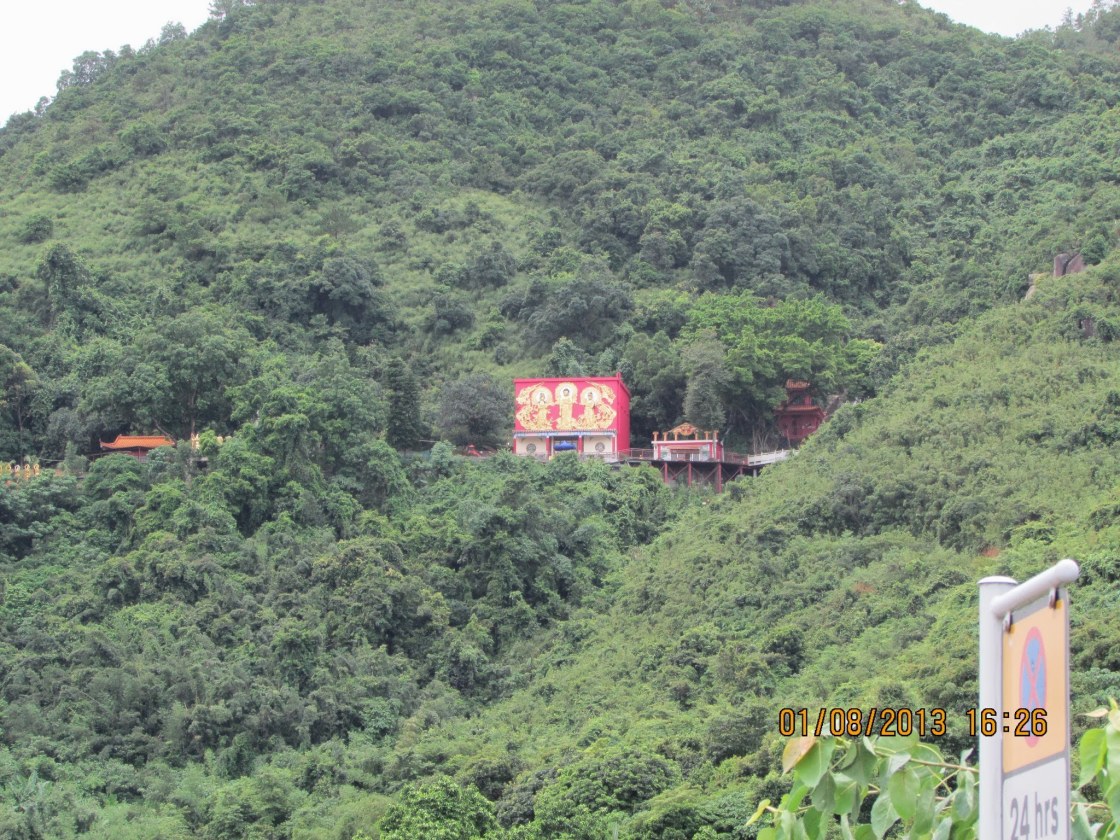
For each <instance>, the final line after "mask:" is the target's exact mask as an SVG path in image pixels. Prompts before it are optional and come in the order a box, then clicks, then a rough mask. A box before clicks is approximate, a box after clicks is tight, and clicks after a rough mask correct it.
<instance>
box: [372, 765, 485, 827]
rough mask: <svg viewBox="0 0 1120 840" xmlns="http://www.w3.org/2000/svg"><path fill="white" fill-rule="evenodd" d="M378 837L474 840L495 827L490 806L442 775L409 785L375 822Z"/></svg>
mask: <svg viewBox="0 0 1120 840" xmlns="http://www.w3.org/2000/svg"><path fill="white" fill-rule="evenodd" d="M378 828H379V829H380V832H381V834H380V837H381V840H415V838H418V837H423V838H425V840H476V838H480V837H485V836H487V834H488V833H489V832H491V831H493V830H495V829H496V828H497V824H496V822H495V821H494V809H493V806H492V805H491V804H490V803H489V802H487V801H486V799H485V798H484V797H483V796H482V794H481V793H479V792H478V790H477V789H476V788H474V787H467V788H463V787H460V786H459V785H457V784H456V783H455V782H454V781H452V780H451V779H449V778H447V777H446V776H440V777H438V778H437V779H435V780H434V781H431V782H428V783H426V784H419V785H409V786H408V787H406V788H405V789H404V792H403V793H402V794H401V797H400V801H399V802H397V803H394V804H393V805H390V806H389V810H388V811H386V812H385V816H384V817H382V818H381V822H380V823H378Z"/></svg>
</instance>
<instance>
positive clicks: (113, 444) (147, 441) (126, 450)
mask: <svg viewBox="0 0 1120 840" xmlns="http://www.w3.org/2000/svg"><path fill="white" fill-rule="evenodd" d="M100 443H101V450H102V451H103V452H106V453H112V452H119V453H121V454H123V455H131V456H132V457H134V458H136V459H137V460H139V461H143V460H145V459H146V458H147V457H148V453H149V452H151V451H152V450H153V449H158V448H159V447H161V446H174V445H175V441H173V440H172V439H171V438H169V437H167V436H166V435H117V437H116V440H112V441H110V442H109V443H106V442H105V441H100Z"/></svg>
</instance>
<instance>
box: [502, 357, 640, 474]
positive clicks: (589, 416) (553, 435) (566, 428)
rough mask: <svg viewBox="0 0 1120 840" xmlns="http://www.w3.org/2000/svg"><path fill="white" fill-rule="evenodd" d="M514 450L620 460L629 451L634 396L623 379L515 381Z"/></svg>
mask: <svg viewBox="0 0 1120 840" xmlns="http://www.w3.org/2000/svg"><path fill="white" fill-rule="evenodd" d="M513 387H514V400H515V402H516V404H517V405H516V408H515V409H514V424H513V451H514V453H515V454H517V455H528V456H531V457H534V458H541V459H548V458H551V457H552V456H553V455H557V454H559V453H561V452H575V453H576V454H579V455H589V456H593V457H600V458H609V459H613V458H617V456H618V454H619V453H620V452H623V451H625V450H627V449H629V448H630V391H629V390H628V389H627V387H626V385H625V383H624V382H623V381H622V375H621V374H615V375H614V376H598V377H564V378H552V379H516V380H514V383H513Z"/></svg>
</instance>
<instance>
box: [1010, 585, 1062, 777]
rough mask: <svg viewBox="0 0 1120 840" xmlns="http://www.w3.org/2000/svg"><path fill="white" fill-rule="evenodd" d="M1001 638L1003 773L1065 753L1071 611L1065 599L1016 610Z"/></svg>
mask: <svg viewBox="0 0 1120 840" xmlns="http://www.w3.org/2000/svg"><path fill="white" fill-rule="evenodd" d="M1012 619H1013V621H1012V624H1011V626H1010V627H1009V628H1008V629H1007V630H1005V631H1004V634H1003V720H1002V721H1000V722H999V725H1000V726H1001V727H1002V731H1003V772H1004V773H1005V774H1006V773H1013V772H1015V771H1016V770H1020V769H1022V768H1024V767H1029V766H1031V765H1033V764H1037V763H1038V762H1040V761H1044V760H1046V759H1048V758H1052V757H1053V756H1056V755H1060V754H1062V753H1064V752H1066V751H1067V750H1068V749H1069V611H1068V608H1067V602H1066V598H1065V597H1064V593H1063V597H1062V598H1059V599H1058V600H1057V601H1056V602H1055V603H1054V606H1053V607H1051V606H1049V605H1048V604H1047V603H1046V601H1041V602H1039V603H1038V604H1037V605H1035V606H1033V607H1027V608H1026V609H1025V610H1023V611H1021V612H1019V611H1017V612H1015V613H1014V614H1013V615H1012Z"/></svg>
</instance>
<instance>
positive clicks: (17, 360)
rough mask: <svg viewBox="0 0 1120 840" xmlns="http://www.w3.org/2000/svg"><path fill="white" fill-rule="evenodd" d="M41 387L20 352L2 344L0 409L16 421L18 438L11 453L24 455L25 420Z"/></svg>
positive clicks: (18, 455) (0, 350)
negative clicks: (15, 447) (33, 396)
mask: <svg viewBox="0 0 1120 840" xmlns="http://www.w3.org/2000/svg"><path fill="white" fill-rule="evenodd" d="M38 387H39V378H38V377H37V376H36V375H35V371H33V370H32V369H31V366H30V365H29V364H27V362H25V361H24V360H23V357H22V356H20V354H19V353H16V352H15V351H14V350H12V349H11V348H9V347H5V346H4V345H3V344H0V409H3V410H4V411H5V412H7V413H8V416H9V418H10V419H11V420H12V421H14V425H15V427H16V432H17V435H18V439H17V441H16V444H17V450H16V451H15V452H11V453H10V454H11V455H15V456H16V457H22V456H23V455H24V454H25V453H24V451H23V444H24V439H23V433H24V422H25V420H26V419H27V412H28V407H29V404H30V400H31V397H32V395H33V394H34V393H35V391H36V390H37V389H38Z"/></svg>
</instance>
